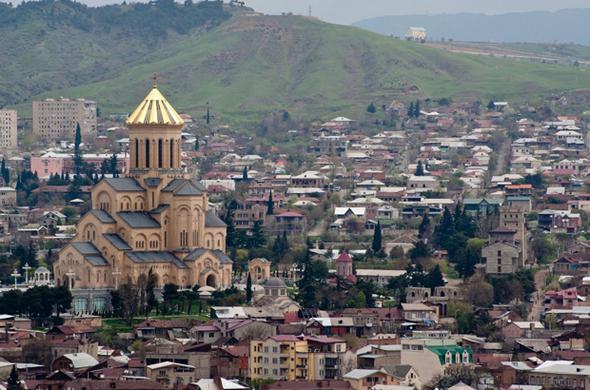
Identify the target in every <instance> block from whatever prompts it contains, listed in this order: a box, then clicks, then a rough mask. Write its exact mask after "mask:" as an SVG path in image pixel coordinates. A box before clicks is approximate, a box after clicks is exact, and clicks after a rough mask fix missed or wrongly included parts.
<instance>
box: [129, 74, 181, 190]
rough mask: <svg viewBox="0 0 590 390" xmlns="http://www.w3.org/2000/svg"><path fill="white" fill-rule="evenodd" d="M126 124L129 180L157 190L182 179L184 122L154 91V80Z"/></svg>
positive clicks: (156, 91) (156, 89) (157, 92)
mask: <svg viewBox="0 0 590 390" xmlns="http://www.w3.org/2000/svg"><path fill="white" fill-rule="evenodd" d="M126 123H127V126H128V127H129V157H130V160H129V164H130V169H129V176H131V177H133V178H135V179H136V180H138V181H139V182H140V183H142V184H147V185H148V186H149V187H154V186H155V187H160V188H162V187H163V186H165V185H166V184H167V183H169V182H170V181H171V180H173V179H175V178H181V177H184V171H183V169H182V166H181V143H182V139H181V137H182V136H181V133H182V132H181V130H182V128H183V126H184V121H183V120H182V118H181V117H180V115H178V113H177V112H176V110H175V109H174V107H172V105H171V104H170V103H168V101H167V100H166V98H165V97H164V96H163V95H162V93H161V92H160V91H159V90H158V87H157V85H156V80H155V77H154V84H153V87H152V90H151V91H150V92H149V93H148V95H147V96H146V97H145V99H143V101H142V102H141V103H140V104H139V106H137V108H136V109H135V111H133V113H132V114H131V115H130V116H129V118H127V121H126ZM158 179H159V180H158ZM156 182H157V185H154V184H156ZM149 183H151V185H150V184H149Z"/></svg>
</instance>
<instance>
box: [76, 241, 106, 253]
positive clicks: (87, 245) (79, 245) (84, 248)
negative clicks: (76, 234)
mask: <svg viewBox="0 0 590 390" xmlns="http://www.w3.org/2000/svg"><path fill="white" fill-rule="evenodd" d="M72 246H73V247H74V249H76V250H77V251H78V252H80V253H81V254H83V255H100V252H99V251H98V249H96V247H95V246H94V245H93V244H92V243H91V242H88V241H82V242H72Z"/></svg>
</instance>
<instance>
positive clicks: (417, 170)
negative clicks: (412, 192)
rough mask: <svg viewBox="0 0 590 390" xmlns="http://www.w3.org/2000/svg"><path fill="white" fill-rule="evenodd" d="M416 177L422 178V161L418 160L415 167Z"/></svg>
mask: <svg viewBox="0 0 590 390" xmlns="http://www.w3.org/2000/svg"><path fill="white" fill-rule="evenodd" d="M416 176H424V165H422V160H418V165H417V166H416Z"/></svg>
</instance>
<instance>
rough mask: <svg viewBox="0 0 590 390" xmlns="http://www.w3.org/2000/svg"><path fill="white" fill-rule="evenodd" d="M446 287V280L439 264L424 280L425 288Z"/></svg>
mask: <svg viewBox="0 0 590 390" xmlns="http://www.w3.org/2000/svg"><path fill="white" fill-rule="evenodd" d="M444 285H445V280H444V278H443V274H442V271H441V270H440V266H439V265H438V264H437V265H435V266H434V268H432V269H431V270H430V272H428V274H427V275H426V277H425V279H424V287H430V288H435V287H440V286H444Z"/></svg>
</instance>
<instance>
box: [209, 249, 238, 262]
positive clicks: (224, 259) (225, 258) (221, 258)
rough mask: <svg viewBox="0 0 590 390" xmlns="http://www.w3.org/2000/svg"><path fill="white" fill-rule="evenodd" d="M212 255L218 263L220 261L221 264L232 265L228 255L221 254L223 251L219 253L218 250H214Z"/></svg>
mask: <svg viewBox="0 0 590 390" xmlns="http://www.w3.org/2000/svg"><path fill="white" fill-rule="evenodd" d="M213 253H215V256H217V258H218V259H219V261H221V263H222V264H232V263H233V261H232V259H230V258H229V256H228V255H226V254H225V253H223V251H221V250H219V249H215V250H214V251H213Z"/></svg>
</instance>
